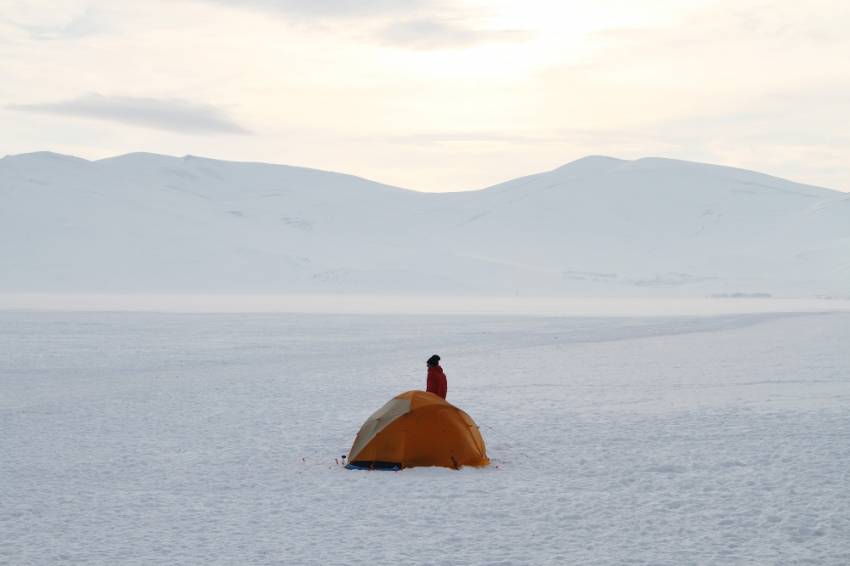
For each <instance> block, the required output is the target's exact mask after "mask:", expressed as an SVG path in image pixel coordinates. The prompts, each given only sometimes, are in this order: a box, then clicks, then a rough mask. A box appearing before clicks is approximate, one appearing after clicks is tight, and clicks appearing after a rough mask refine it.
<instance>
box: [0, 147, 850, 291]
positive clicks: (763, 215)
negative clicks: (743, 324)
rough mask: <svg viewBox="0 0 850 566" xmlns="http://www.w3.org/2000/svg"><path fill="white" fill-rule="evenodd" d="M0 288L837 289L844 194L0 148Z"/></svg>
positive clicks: (597, 167)
mask: <svg viewBox="0 0 850 566" xmlns="http://www.w3.org/2000/svg"><path fill="white" fill-rule="evenodd" d="M0 199H2V203H3V206H2V207H0V257H3V258H4V262H3V267H2V269H0V291H7V292H269V293H317V294H321V293H340V292H352V293H384V294H401V295H405V294H418V295H422V294H435V295H440V294H443V295H445V294H452V295H473V294H474V295H478V294H485V295H502V296H504V295H516V294H522V295H537V296H587V295H601V296H609V295H610V296H645V295H655V296H659V295H661V296H704V295H711V294H727V295H728V294H745V295H746V294H770V295H779V296H782V295H787V296H815V295H837V296H846V295H848V294H850V197H848V195H847V194H846V193H841V192H838V191H832V190H829V189H823V188H819V187H813V186H808V185H802V184H798V183H793V182H791V181H786V180H783V179H779V178H776V177H771V176H769V175H763V174H760V173H754V172H751V171H746V170H742V169H734V168H730V167H723V166H718V165H708V164H700V163H692V162H685V161H677V160H672V159H664V158H644V159H638V160H634V161H627V160H621V159H615V158H610V157H603V156H591V157H585V158H582V159H579V160H577V161H573V162H571V163H568V164H566V165H563V166H561V167H558V168H556V169H554V170H552V171H549V172H544V173H538V174H534V175H529V176H526V177H521V178H518V179H514V180H510V181H507V182H504V183H500V184H498V185H495V186H492V187H488V188H485V189H481V190H476V191H468V192H460V193H421V192H416V191H411V190H407V189H403V188H400V187H393V186H389V185H384V184H381V183H376V182H373V181H369V180H367V179H363V178H360V177H355V176H351V175H345V174H340V173H333V172H327V171H321V170H317V169H307V168H299V167H292V166H286V165H271V164H264V163H244V162H227V161H218V160H213V159H206V158H201V157H194V156H185V157H182V158H178V157H170V156H164V155H157V154H149V153H131V154H127V155H122V156H118V157H112V158H107V159H102V160H98V161H87V160H85V159H81V158H77V157H73V156H65V155H61V154H55V153H49V152H39V153H31V154H22V155H16V156H7V157H5V158H3V159H0Z"/></svg>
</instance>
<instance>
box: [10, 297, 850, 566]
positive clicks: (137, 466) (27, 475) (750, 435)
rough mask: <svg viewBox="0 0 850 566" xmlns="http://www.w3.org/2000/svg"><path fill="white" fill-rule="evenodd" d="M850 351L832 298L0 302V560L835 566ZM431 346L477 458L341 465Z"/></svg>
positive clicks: (849, 429) (849, 423)
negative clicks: (631, 309) (478, 311)
mask: <svg viewBox="0 0 850 566" xmlns="http://www.w3.org/2000/svg"><path fill="white" fill-rule="evenodd" d="M848 343H850V314H848V313H837V314H813V313H801V314H779V313H760V314H735V315H723V316H716V317H678V318H676V317H643V318H611V317H609V318H577V317H572V318H560V317H548V318H545V317H505V316H447V315H439V316H436V315H434V316H421V315H420V316H388V315H380V316H378V315H375V316H368V315H344V316H340V315H336V316H335V315H327V314H325V315H307V314H267V315H262V314H252V315H239V314H219V315H208V314H207V315H205V314H182V315H178V314H145V313H125V314H120V313H96V314H85V313H44V312H42V313H23V312H19V313H13V312H5V313H3V312H0V393H2V394H0V564H10V565H25V564H64V563H84V564H110V565H114V564H145V565H151V564H168V565H172V564H363V563H374V564H388V563H396V564H670V565H684V564H759V565H764V564H803V563H806V564H829V565H843V564H849V563H850V356H848V355H847V344H848ZM434 352H438V353H440V354H441V355H442V356H443V361H444V364H443V365H444V367H445V369H446V373H447V374H448V377H449V400H450V401H452V402H454V403H455V404H457V405H459V406H460V407H462V408H464V409H465V410H466V411H467V412H469V413H470V415H471V416H472V417H473V418H474V419H476V421H477V422H478V424H479V425H480V426H481V429H482V432H483V435H484V438H485V440H486V441H487V444H488V452H489V455H490V457H491V459H492V461H493V465H492V466H491V467H489V468H486V469H480V470H478V469H464V470H461V471H453V470H446V469H412V470H405V471H402V472H398V473H391V472H353V471H347V470H344V469H342V468H340V467H338V466H336V465H335V463H334V458H335V457H339V456H340V455H341V454H343V453H345V452H347V450H348V448H349V447H350V443H351V441H352V439H353V436H354V434H355V433H356V431H357V429H358V427H359V426H360V424H361V423H362V421H363V420H364V419H365V418H366V417H367V416H368V415H369V414H370V413H371V412H372V411H373V410H375V409H376V408H377V407H379V406H380V405H381V404H383V403H384V402H385V401H386V400H387V399H389V398H390V397H392V396H393V395H395V394H397V393H399V392H402V391H404V390H408V389H413V388H419V387H422V386H423V383H424V360H425V359H426V358H427V357H428V356H429V355H430V354H432V353H434Z"/></svg>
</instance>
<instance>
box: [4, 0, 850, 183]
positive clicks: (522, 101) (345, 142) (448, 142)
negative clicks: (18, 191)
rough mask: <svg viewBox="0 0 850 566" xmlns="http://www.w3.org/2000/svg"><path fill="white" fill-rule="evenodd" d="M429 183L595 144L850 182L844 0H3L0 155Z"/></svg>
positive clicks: (625, 153)
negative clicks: (312, 171) (133, 159)
mask: <svg viewBox="0 0 850 566" xmlns="http://www.w3.org/2000/svg"><path fill="white" fill-rule="evenodd" d="M40 150H51V151H57V152H61V153H68V154H73V155H78V156H81V157H85V158H89V159H96V158H102V157H109V156H113V155H118V154H122V153H128V152H132V151H148V152H155V153H165V154H171V155H178V156H182V155H186V154H193V155H202V156H207V157H214V158H219V159H231V160H249V161H267V162H273V163H286V164H290V165H300V166H306V167H315V168H319V169H327V170H333V171H340V172H345V173H352V174H356V175H360V176H363V177H367V178H370V179H373V180H376V181H381V182H385V183H389V184H393V185H398V186H402V187H406V188H411V189H418V190H426V191H449V190H464V189H475V188H483V187H485V186H488V185H491V184H494V183H497V182H501V181H504V180H508V179H510V178H513V177H517V176H520V175H526V174H530V173H535V172H539V171H544V170H548V169H552V168H554V167H557V166H559V165H562V164H564V163H566V162H569V161H572V160H574V159H577V158H579V157H583V156H585V155H591V154H602V155H610V156H613V157H620V158H625V159H634V158H638V157H645V156H664V157H672V158H677V159H689V160H695V161H706V162H711V163H719V164H724V165H733V166H737V167H744V168H747V169H753V170H756V171H761V172H764V173H770V174H773V175H777V176H781V177H786V178H790V179H792V180H795V181H799V182H804V183H809V184H815V185H821V186H826V187H830V188H834V189H839V190H850V2H848V1H847V0H808V1H806V2H801V1H799V0H776V1H766V0H690V1H688V0H646V1H639V0H596V1H594V2H585V1H581V2H579V1H570V0H565V1H538V0H521V1H508V0H487V1H484V0H481V1H472V0H470V1H459V0H446V1H440V0H407V1H400V0H325V1H321V0H167V1H166V0H145V1H144V2H142V1H139V2H131V1H121V2H116V1H107V0H49V1H48V0H24V1H19V0H0V155H4V154H15V153H23V152H29V151H40Z"/></svg>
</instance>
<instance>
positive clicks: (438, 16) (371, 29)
mask: <svg viewBox="0 0 850 566" xmlns="http://www.w3.org/2000/svg"><path fill="white" fill-rule="evenodd" d="M206 1H207V2H212V3H215V4H219V5H226V6H231V7H234V8H237V7H238V8H242V9H254V10H256V9H262V10H267V11H270V12H274V13H277V14H279V15H281V16H283V17H286V18H287V19H289V20H291V21H295V22H300V23H303V22H305V21H309V22H316V21H318V22H323V23H341V24H346V25H347V24H348V22H349V21H350V20H355V19H356V20H357V21H358V25H360V26H361V29H362V30H363V32H364V35H363V37H367V38H368V40H369V41H374V42H377V43H378V44H381V45H385V46H389V47H396V48H403V49H414V50H436V49H463V48H467V47H471V46H473V45H477V44H481V43H496V42H511V41H524V40H527V39H529V38H530V37H531V36H532V34H531V32H529V31H524V30H511V29H491V28H489V27H488V26H486V25H482V24H481V21H482V20H486V15H487V14H486V13H485V10H482V9H478V10H473V9H471V8H466V7H463V6H461V5H458V4H457V2H450V1H447V0H246V1H242V0H240V1H236V0H206Z"/></svg>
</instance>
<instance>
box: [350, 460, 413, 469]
mask: <svg viewBox="0 0 850 566" xmlns="http://www.w3.org/2000/svg"><path fill="white" fill-rule="evenodd" d="M345 468H346V469H347V470H381V471H385V472H397V471H399V470H401V464H399V463H398V462H365V461H358V462H349V463H348V464H346V465H345Z"/></svg>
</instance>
